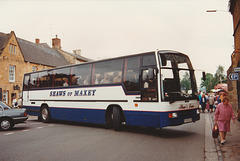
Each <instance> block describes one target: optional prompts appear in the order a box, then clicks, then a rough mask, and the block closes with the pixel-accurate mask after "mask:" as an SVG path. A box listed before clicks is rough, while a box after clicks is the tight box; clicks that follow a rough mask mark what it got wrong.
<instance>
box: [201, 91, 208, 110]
mask: <svg viewBox="0 0 240 161" xmlns="http://www.w3.org/2000/svg"><path fill="white" fill-rule="evenodd" d="M206 103H207V99H206V97H205V94H203V95H202V98H201V100H200V104H201V107H202V112H203V113H205V108H206Z"/></svg>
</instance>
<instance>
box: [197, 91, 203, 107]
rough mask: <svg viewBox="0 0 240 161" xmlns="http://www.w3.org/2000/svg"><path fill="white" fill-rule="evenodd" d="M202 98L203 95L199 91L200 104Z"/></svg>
mask: <svg viewBox="0 0 240 161" xmlns="http://www.w3.org/2000/svg"><path fill="white" fill-rule="evenodd" d="M201 98H202V95H201V92H198V99H199V104H201V103H200V102H201Z"/></svg>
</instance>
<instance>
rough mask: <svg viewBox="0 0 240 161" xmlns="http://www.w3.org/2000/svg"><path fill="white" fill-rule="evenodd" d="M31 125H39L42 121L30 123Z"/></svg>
mask: <svg viewBox="0 0 240 161" xmlns="http://www.w3.org/2000/svg"><path fill="white" fill-rule="evenodd" d="M30 124H31V125H38V124H41V123H40V122H36V123H30Z"/></svg>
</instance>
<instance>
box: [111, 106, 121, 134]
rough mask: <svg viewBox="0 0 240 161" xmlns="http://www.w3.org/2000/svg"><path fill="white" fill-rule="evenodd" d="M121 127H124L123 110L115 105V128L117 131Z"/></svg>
mask: <svg viewBox="0 0 240 161" xmlns="http://www.w3.org/2000/svg"><path fill="white" fill-rule="evenodd" d="M121 127H122V122H121V111H120V109H119V108H117V107H114V108H113V129H114V130H115V131H120V130H121Z"/></svg>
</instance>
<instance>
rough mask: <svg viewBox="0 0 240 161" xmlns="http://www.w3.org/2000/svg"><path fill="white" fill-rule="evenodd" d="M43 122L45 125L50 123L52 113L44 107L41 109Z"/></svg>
mask: <svg viewBox="0 0 240 161" xmlns="http://www.w3.org/2000/svg"><path fill="white" fill-rule="evenodd" d="M41 120H42V122H44V123H47V122H49V121H50V112H49V110H48V108H47V107H43V108H42V109H41Z"/></svg>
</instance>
